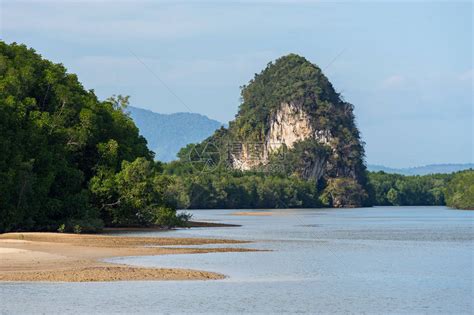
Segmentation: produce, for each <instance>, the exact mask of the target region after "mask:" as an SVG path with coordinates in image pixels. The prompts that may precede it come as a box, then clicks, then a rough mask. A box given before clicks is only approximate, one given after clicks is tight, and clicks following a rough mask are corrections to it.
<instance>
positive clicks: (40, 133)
mask: <svg viewBox="0 0 474 315" xmlns="http://www.w3.org/2000/svg"><path fill="white" fill-rule="evenodd" d="M127 104H128V98H127V97H122V96H117V97H112V98H110V99H107V100H105V101H100V100H98V98H97V97H96V95H95V94H94V91H93V90H89V91H88V90H86V89H84V87H83V86H82V85H81V83H80V82H79V81H78V78H77V77H76V75H74V74H70V73H67V72H66V69H65V68H64V67H63V66H62V65H61V64H54V63H52V62H50V61H48V60H45V59H43V58H41V56H40V55H38V54H37V53H36V52H35V51H34V50H33V49H28V48H27V47H26V46H24V45H17V44H15V43H14V44H11V45H7V44H6V43H4V42H0V109H1V110H0V178H1V181H0V218H1V219H0V232H5V231H15V230H42V231H43V230H48V231H56V230H58V229H59V230H60V231H64V232H72V231H74V232H93V231H98V230H100V229H101V228H102V226H103V225H104V224H105V225H112V226H113V225H122V224H126V225H130V224H138V225H148V224H160V225H164V226H173V225H176V224H180V222H181V221H183V220H185V219H186V217H179V218H178V217H176V213H175V210H174V209H173V208H172V207H171V206H170V205H169V204H168V203H167V202H166V200H165V199H164V198H163V196H164V193H163V192H164V190H165V189H166V186H167V185H168V182H167V181H166V178H165V177H164V176H163V175H162V168H161V164H160V163H159V162H155V161H154V160H153V152H151V151H150V150H149V149H148V148H147V144H146V140H145V139H144V138H143V137H142V136H140V135H139V131H138V128H137V127H136V126H135V124H134V122H133V121H132V119H131V118H130V117H129V116H128V115H127V114H126V107H127Z"/></svg>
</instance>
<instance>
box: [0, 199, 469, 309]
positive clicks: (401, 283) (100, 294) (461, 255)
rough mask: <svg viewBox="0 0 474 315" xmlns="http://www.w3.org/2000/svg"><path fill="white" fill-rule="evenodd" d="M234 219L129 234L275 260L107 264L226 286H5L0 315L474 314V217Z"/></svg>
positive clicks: (202, 216)
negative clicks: (205, 276)
mask: <svg viewBox="0 0 474 315" xmlns="http://www.w3.org/2000/svg"><path fill="white" fill-rule="evenodd" d="M237 211H242V210H194V211H191V212H192V213H193V219H194V220H199V221H211V222H222V223H231V224H239V225H242V226H241V227H223V228H193V229H179V230H173V231H169V232H146V233H135V234H128V235H140V236H153V235H155V236H160V237H163V236H169V237H177V236H185V237H214V238H231V239H242V240H252V241H254V242H253V243H249V244H244V245H242V244H238V245H235V246H238V247H248V248H256V249H265V250H268V251H261V252H234V253H209V254H190V255H168V256H149V257H126V258H115V259H110V260H108V261H112V262H114V261H115V262H119V263H127V264H132V265H138V266H149V267H182V268H192V269H200V270H208V271H216V272H221V273H223V274H225V275H227V276H228V277H227V278H226V279H224V280H213V281H169V282H155V281H135V282H108V283H2V284H0V313H5V314H11V313H21V314H25V313H29V314H32V313H42V312H44V313H62V314H64V313H82V314H92V313H124V314H131V313H227V314H231V313H241V312H246V313H398V314H399V313H410V314H412V313H421V314H423V313H425V314H433V313H443V314H446V313H455V314H463V313H465V314H472V313H473V312H474V303H473V300H474V294H473V290H474V280H473V279H474V261H473V257H474V256H473V255H474V233H473V232H474V212H473V211H460V210H451V209H448V208H445V207H374V208H361V209H294V210H288V209H282V210H268V212H270V211H271V212H272V215H266V216H239V215H232V213H234V212H237ZM245 211H247V210H245ZM248 211H251V212H252V211H254V210H248ZM255 212H262V211H255ZM214 246H229V245H228V244H226V245H214Z"/></svg>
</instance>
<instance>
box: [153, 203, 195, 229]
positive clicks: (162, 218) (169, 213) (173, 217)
mask: <svg viewBox="0 0 474 315" xmlns="http://www.w3.org/2000/svg"><path fill="white" fill-rule="evenodd" d="M191 216H192V215H191V214H189V213H187V212H181V213H179V214H178V215H177V214H176V210H173V209H171V208H165V207H160V208H158V209H157V211H156V216H155V224H157V225H159V226H161V227H165V228H168V229H170V228H173V227H185V226H187V223H188V221H189V219H190V218H191Z"/></svg>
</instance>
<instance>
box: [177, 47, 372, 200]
mask: <svg viewBox="0 0 474 315" xmlns="http://www.w3.org/2000/svg"><path fill="white" fill-rule="evenodd" d="M209 143H212V144H214V145H215V146H216V147H218V148H219V150H220V152H221V155H220V156H221V159H222V160H223V161H221V162H222V163H224V164H225V165H226V166H227V167H230V168H232V169H234V170H242V171H259V170H260V171H262V170H263V171H275V170H276V171H277V172H280V173H284V174H286V175H288V176H299V177H301V178H304V179H308V180H315V181H316V182H317V183H318V186H320V187H321V189H323V188H327V190H328V197H329V198H331V199H332V204H333V205H334V206H351V205H353V206H357V205H363V204H364V203H365V200H366V199H367V179H366V166H365V164H364V147H363V142H362V141H361V139H360V135H359V131H358V129H357V127H356V124H355V119H354V114H353V105H352V104H350V103H348V102H346V101H344V100H343V99H342V98H341V97H340V95H339V94H338V93H337V92H336V91H335V89H334V88H333V86H332V84H331V83H330V82H329V80H328V79H327V77H326V76H324V74H323V73H322V71H321V69H320V68H319V67H317V66H316V65H314V64H312V63H311V62H309V61H308V60H306V59H305V58H303V57H301V56H298V55H295V54H290V55H287V56H284V57H281V58H279V59H277V60H276V61H275V62H274V63H269V64H268V65H267V67H266V68H265V69H264V70H263V71H262V72H261V73H260V74H256V75H255V77H254V78H253V79H252V80H251V81H250V82H249V84H248V85H246V86H243V87H242V103H241V105H240V107H239V111H238V114H237V115H236V118H235V120H234V121H231V122H230V123H229V127H228V128H221V129H219V130H217V131H216V132H215V133H214V135H212V136H211V137H209V138H208V139H206V140H205V141H204V142H202V143H201V144H200V145H197V146H194V147H193V148H192V149H193V150H194V151H198V152H200V151H203V148H205V147H207V144H209ZM181 156H185V154H181ZM349 195H350V196H351V197H350V199H351V200H350V201H349V199H348V198H349V197H348V196H349ZM354 197H355V198H354Z"/></svg>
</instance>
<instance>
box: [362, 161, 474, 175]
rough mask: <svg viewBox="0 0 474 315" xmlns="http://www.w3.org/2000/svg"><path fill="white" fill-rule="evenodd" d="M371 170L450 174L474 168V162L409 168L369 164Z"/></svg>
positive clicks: (409, 173)
mask: <svg viewBox="0 0 474 315" xmlns="http://www.w3.org/2000/svg"><path fill="white" fill-rule="evenodd" d="M367 168H368V169H369V171H371V172H378V171H384V172H385V173H393V174H402V175H427V174H438V173H443V174H448V173H453V172H459V171H463V170H467V169H474V163H465V164H430V165H425V166H417V167H408V168H391V167H386V166H383V165H371V164H369V165H367Z"/></svg>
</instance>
